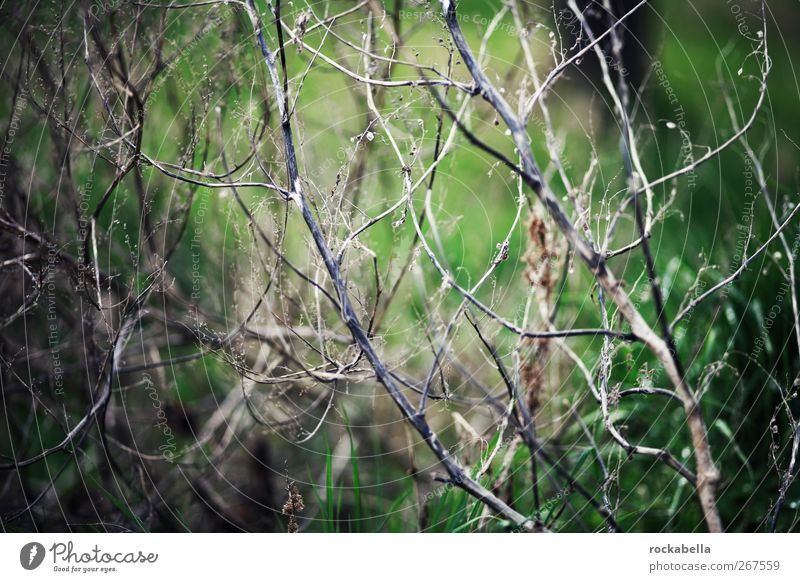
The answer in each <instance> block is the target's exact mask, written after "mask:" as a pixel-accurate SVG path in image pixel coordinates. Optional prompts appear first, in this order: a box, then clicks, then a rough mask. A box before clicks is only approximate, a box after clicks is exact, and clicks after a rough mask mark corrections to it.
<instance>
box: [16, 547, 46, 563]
mask: <svg viewBox="0 0 800 582" xmlns="http://www.w3.org/2000/svg"><path fill="white" fill-rule="evenodd" d="M44 554H45V551H44V546H43V545H42V544H40V543H39V542H30V543H29V544H25V545H24V546H22V549H21V550H20V551H19V563H20V564H22V567H23V568H25V569H26V570H35V569H36V568H38V567H39V566H41V565H42V562H43V561H44Z"/></svg>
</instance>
